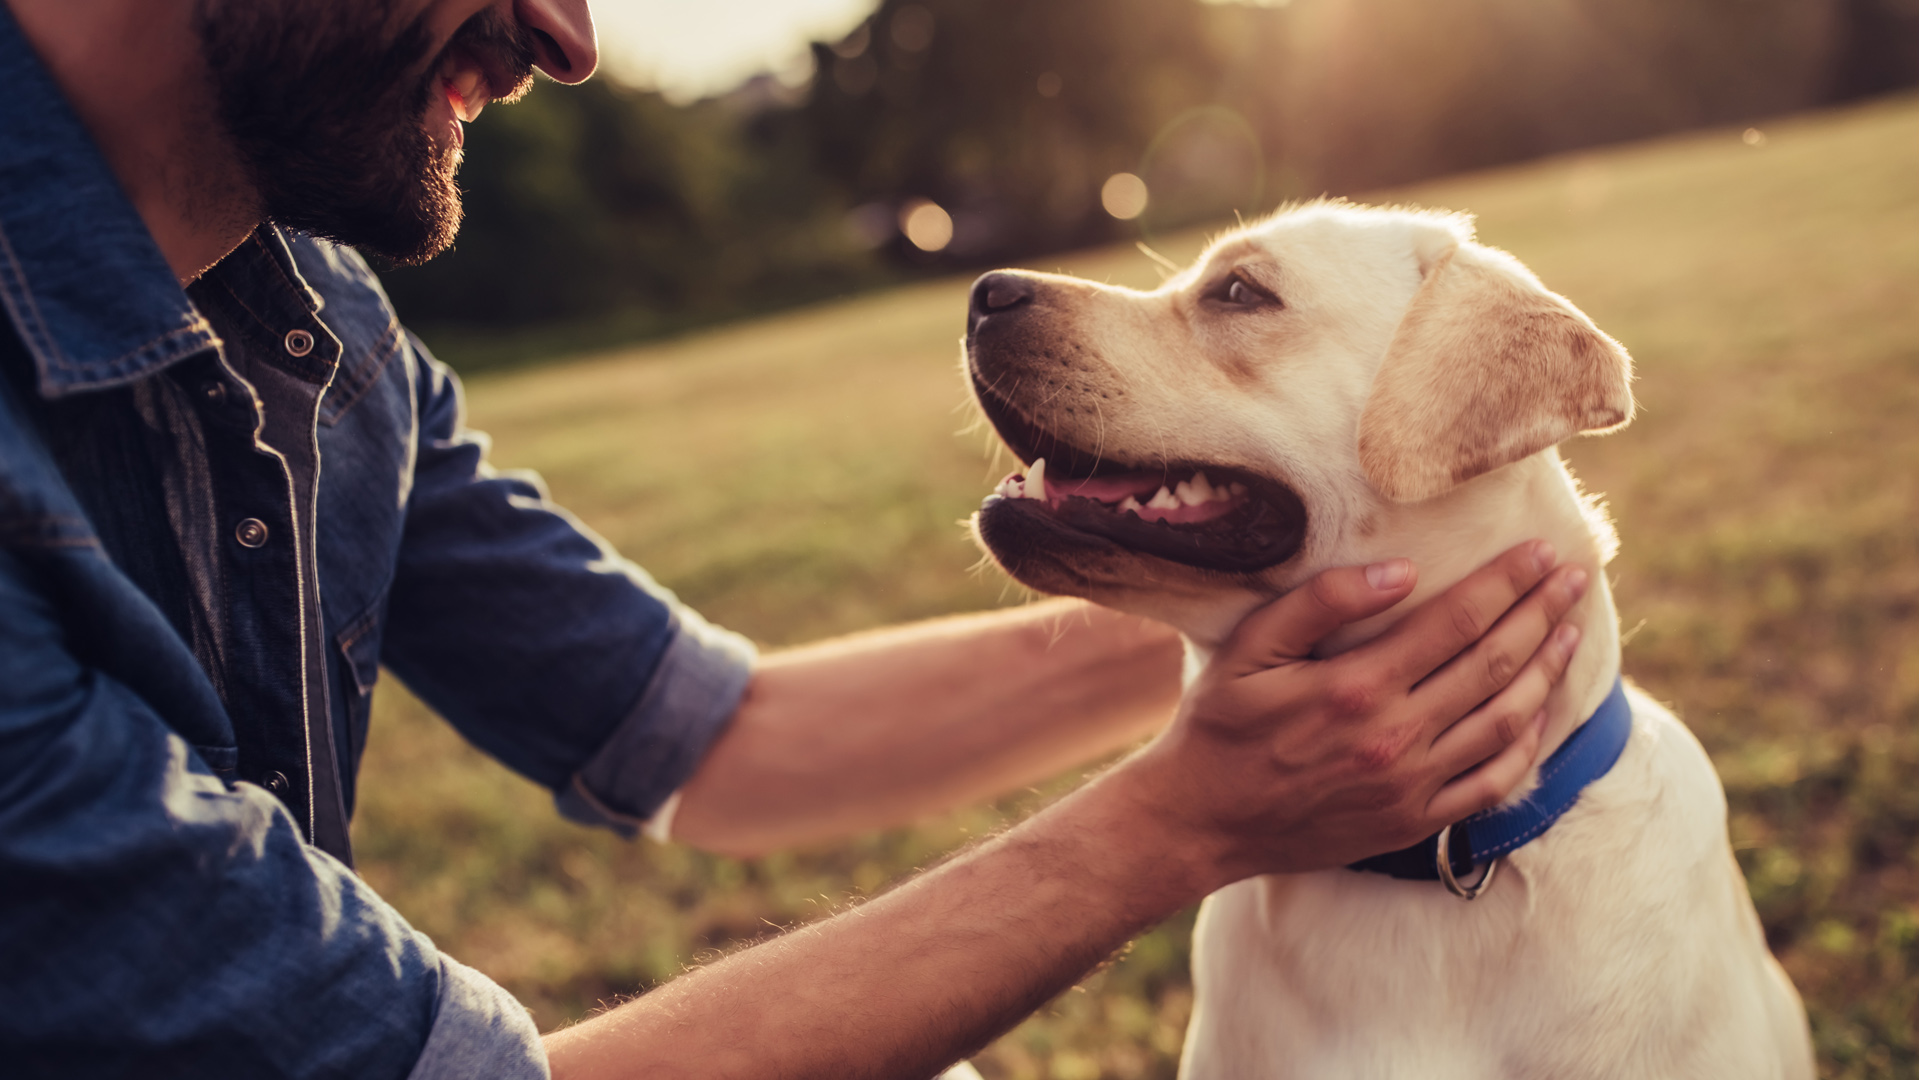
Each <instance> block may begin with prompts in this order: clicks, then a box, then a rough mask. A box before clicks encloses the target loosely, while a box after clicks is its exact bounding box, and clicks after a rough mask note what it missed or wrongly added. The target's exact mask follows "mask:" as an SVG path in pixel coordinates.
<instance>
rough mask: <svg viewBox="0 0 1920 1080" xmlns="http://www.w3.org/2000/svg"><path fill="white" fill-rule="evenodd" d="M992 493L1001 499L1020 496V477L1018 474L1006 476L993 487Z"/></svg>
mask: <svg viewBox="0 0 1920 1080" xmlns="http://www.w3.org/2000/svg"><path fill="white" fill-rule="evenodd" d="M993 493H994V494H995V495H998V496H1000V497H1001V498H1003V499H1018V498H1021V497H1022V494H1021V491H1020V478H1019V477H1018V476H1009V477H1007V478H1006V479H1005V480H1002V481H1000V486H999V487H997V488H994V489H993Z"/></svg>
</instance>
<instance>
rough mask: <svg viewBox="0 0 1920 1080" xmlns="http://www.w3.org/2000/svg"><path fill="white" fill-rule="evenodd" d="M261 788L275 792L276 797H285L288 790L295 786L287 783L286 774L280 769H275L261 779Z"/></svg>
mask: <svg viewBox="0 0 1920 1080" xmlns="http://www.w3.org/2000/svg"><path fill="white" fill-rule="evenodd" d="M260 786H261V787H263V788H266V789H267V790H268V791H271V792H273V793H274V794H275V795H285V794H286V793H287V789H288V788H290V787H292V786H293V785H292V784H289V783H288V782H287V774H286V773H283V772H281V771H280V770H278V769H274V770H272V771H270V772H268V773H267V775H265V776H263V777H261V778H260Z"/></svg>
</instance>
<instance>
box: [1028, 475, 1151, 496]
mask: <svg viewBox="0 0 1920 1080" xmlns="http://www.w3.org/2000/svg"><path fill="white" fill-rule="evenodd" d="M1046 484H1047V501H1048V502H1052V503H1057V502H1059V501H1060V499H1062V498H1064V497H1066V496H1068V495H1075V496H1078V497H1080V498H1082V499H1099V500H1100V501H1101V502H1106V503H1117V502H1119V501H1120V500H1122V499H1124V498H1126V497H1127V496H1129V495H1132V496H1135V497H1136V498H1147V497H1149V496H1151V495H1152V494H1153V493H1154V491H1155V490H1157V489H1158V488H1159V487H1160V474H1159V473H1154V474H1152V475H1149V474H1147V473H1135V474H1132V475H1126V476H1096V477H1092V478H1090V479H1086V480H1071V479H1069V480H1059V481H1056V480H1055V479H1054V478H1053V477H1051V476H1049V477H1047V478H1046Z"/></svg>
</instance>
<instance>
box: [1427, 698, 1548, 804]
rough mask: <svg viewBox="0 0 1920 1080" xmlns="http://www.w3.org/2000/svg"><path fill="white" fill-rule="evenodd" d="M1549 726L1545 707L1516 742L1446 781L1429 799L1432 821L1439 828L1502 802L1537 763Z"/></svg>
mask: <svg viewBox="0 0 1920 1080" xmlns="http://www.w3.org/2000/svg"><path fill="white" fill-rule="evenodd" d="M1546 726H1547V714H1546V711H1545V710H1544V709H1543V710H1541V711H1540V712H1539V713H1536V714H1535V715H1534V718H1533V722H1532V723H1529V724H1527V725H1526V727H1525V728H1524V729H1523V730H1522V731H1521V732H1520V737H1519V738H1517V739H1515V740H1513V743H1512V745H1510V746H1508V747H1507V748H1506V749H1505V750H1502V751H1500V753H1498V754H1496V755H1494V756H1493V758H1492V759H1491V760H1489V761H1487V762H1486V763H1485V764H1483V765H1481V766H1479V767H1478V768H1476V769H1474V770H1473V771H1471V772H1469V773H1466V774H1465V775H1463V776H1459V777H1455V778H1454V779H1453V780H1450V781H1448V782H1447V783H1446V784H1444V785H1442V786H1441V788H1440V790H1439V791H1436V792H1434V793H1433V798H1431V799H1428V800H1427V821H1428V823H1429V825H1430V826H1431V827H1432V828H1434V829H1436V830H1437V829H1439V828H1440V826H1442V825H1448V824H1451V823H1453V822H1456V821H1459V820H1461V819H1463V818H1467V817H1471V816H1473V815H1474V814H1477V813H1479V812H1480V811H1482V810H1486V809H1488V808H1490V807H1493V806H1497V805H1499V803H1500V800H1501V799H1504V798H1506V797H1507V793H1508V792H1510V791H1512V790H1513V789H1514V788H1515V787H1518V786H1519V784H1520V781H1521V780H1522V779H1524V778H1525V777H1526V775H1527V770H1528V769H1530V768H1532V767H1533V757H1534V755H1535V754H1537V753H1539V752H1540V738H1541V734H1542V732H1544V731H1545V729H1546Z"/></svg>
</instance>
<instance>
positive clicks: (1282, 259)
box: [966, 202, 1633, 636]
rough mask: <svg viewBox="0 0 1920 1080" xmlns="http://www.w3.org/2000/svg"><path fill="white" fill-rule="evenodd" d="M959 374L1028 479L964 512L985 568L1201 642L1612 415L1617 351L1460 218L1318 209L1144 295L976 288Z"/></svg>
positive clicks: (1209, 257) (1224, 246)
mask: <svg viewBox="0 0 1920 1080" xmlns="http://www.w3.org/2000/svg"><path fill="white" fill-rule="evenodd" d="M966 362H967V372H968V376H969V380H970V382H971V385H972V388H973V392H974V395H975V397H976V398H977V399H978V401H979V404H980V406H981V408H982V410H983V411H984V412H985V413H986V416H987V418H988V420H989V421H990V422H991V423H992V424H993V425H994V427H995V428H996V429H997V430H998V432H999V434H1000V436H1001V437H1002V439H1004V440H1005V442H1006V443H1007V445H1008V447H1009V448H1011V449H1012V451H1013V452H1014V453H1015V454H1016V455H1017V456H1018V457H1019V458H1020V460H1021V461H1022V462H1023V463H1025V465H1026V468H1025V469H1024V470H1023V471H1022V472H1021V473H1016V474H1015V475H1014V476H1011V477H1009V478H1008V479H1007V480H1006V481H1005V482H1004V483H1003V484H1002V485H1001V487H1000V490H999V492H998V493H997V494H996V495H994V496H991V497H989V498H988V499H987V501H986V502H985V504H983V505H982V507H981V509H980V512H979V514H978V515H977V516H976V517H975V519H974V528H975V533H976V535H977V536H978V538H979V540H980V542H981V543H982V544H983V545H984V546H985V547H986V549H987V550H988V551H989V552H990V553H991V554H992V556H993V558H994V559H995V560H996V561H997V562H998V563H999V564H1000V565H1001V566H1002V567H1003V568H1005V569H1006V571H1007V572H1008V573H1010V574H1012V575H1013V576H1014V577H1015V578H1016V579H1018V580H1019V581H1021V582H1023V583H1024V584H1026V585H1028V586H1030V587H1032V588H1035V589H1038V590H1040V591H1042V592H1049V593H1062V594H1070V595H1076V596H1084V597H1088V598H1090V599H1093V600H1095V601H1098V602H1100V603H1103V604H1106V605H1108V606H1111V607H1117V608H1122V609H1126V610H1133V611H1139V612H1141V613H1144V614H1149V615H1153V616H1155V617H1158V618H1162V619H1166V620H1167V621H1170V622H1172V623H1174V624H1175V625H1176V626H1180V627H1181V628H1182V629H1186V630H1188V631H1189V632H1190V633H1192V632H1195V631H1196V630H1197V631H1200V632H1201V633H1202V634H1203V635H1205V636H1217V634H1216V633H1211V632H1219V631H1222V630H1223V627H1222V626H1221V625H1220V624H1221V623H1222V621H1223V620H1237V618H1238V616H1239V615H1240V614H1243V613H1244V612H1245V611H1246V610H1247V609H1248V608H1250V607H1251V606H1253V604H1256V603H1258V602H1260V601H1261V600H1262V599H1265V598H1268V597H1271V596H1274V595H1276V594H1278V593H1280V592H1283V591H1285V590H1286V589H1288V588H1291V587H1292V586H1293V585H1295V584H1298V583H1299V582H1300V581H1302V580H1304V579H1305V578H1306V577H1307V576H1309V575H1311V574H1312V573H1315V572H1318V571H1319V570H1320V569H1323V568H1325V567H1327V566H1330V565H1337V564H1339V563H1341V562H1346V561H1353V559H1354V556H1356V555H1360V556H1362V557H1364V556H1366V555H1367V554H1368V553H1369V551H1370V550H1371V549H1372V547H1374V546H1377V545H1371V546H1370V545H1368V544H1366V543H1364V542H1362V541H1364V540H1365V539H1366V538H1368V537H1372V536H1375V535H1376V534H1377V533H1378V532H1379V530H1380V529H1381V528H1382V522H1383V521H1387V520H1390V519H1394V518H1395V515H1396V513H1397V512H1398V511H1401V510H1404V509H1406V508H1409V507H1423V508H1427V509H1431V508H1432V507H1433V506H1434V505H1435V504H1440V503H1444V502H1445V501H1446V500H1448V499H1455V498H1459V497H1460V495H1461V493H1462V492H1463V491H1464V490H1465V489H1470V488H1473V487H1475V486H1484V485H1486V484H1489V483H1494V482H1496V481H1495V480H1494V477H1495V476H1497V475H1498V474H1500V473H1501V472H1502V470H1503V469H1504V468H1505V467H1507V466H1510V465H1513V464H1514V463H1516V462H1519V461H1522V460H1523V459H1526V458H1529V457H1532V456H1533V455H1536V454H1540V453H1542V452H1543V451H1548V450H1549V449H1550V448H1551V447H1553V446H1554V445H1555V444H1556V443H1558V442H1560V441H1561V440H1563V439H1566V438H1568V437H1570V436H1572V435H1574V434H1576V433H1579V432H1592V431H1603V430H1608V429H1611V428H1615V427H1618V426H1620V425H1622V424H1624V423H1626V422H1627V420H1628V419H1629V418H1630V417H1631V415H1632V412H1633V397H1632V394H1631V392H1630V391H1629V389H1628V382H1629V379H1630V378H1631V366H1630V362H1629V360H1628V358H1627V355H1626V352H1625V351H1624V350H1623V349H1622V348H1621V347H1620V346H1619V345H1618V344H1617V343H1616V342H1614V341H1613V340H1612V339H1611V338H1609V337H1607V336H1606V335H1605V334H1603V333H1601V332H1600V331H1599V330H1598V329H1596V328H1595V327H1594V325H1593V323H1592V322H1591V321H1590V320H1588V318H1587V317H1586V316H1585V315H1583V314H1582V313H1581V312H1580V311H1579V310H1578V309H1576V308H1574V306H1573V305H1572V304H1570V303H1568V302H1567V301H1566V300H1565V299H1564V298H1562V297H1560V296H1557V295H1555V294H1553V293H1551V292H1549V291H1547V289H1546V288H1545V287H1544V286H1543V285H1541V283H1540V282H1539V280H1538V279H1536V278H1535V277H1534V276H1533V274H1531V273H1530V272H1528V270H1527V269H1526V268H1525V267H1523V266H1522V265H1520V263H1519V262H1518V261H1516V260H1515V259H1513V258H1512V257H1511V256H1509V255H1507V254H1505V253H1504V252H1500V251H1496V250H1493V249H1491V248H1487V247H1484V246H1482V245H1480V244H1478V243H1475V242H1474V240H1473V232H1472V226H1471V224H1470V222H1469V221H1468V219H1466V218H1464V217H1460V216H1456V215H1443V214H1436V213H1428V212H1419V211H1409V210H1382V209H1373V208H1367V207H1360V206H1354V205H1350V204H1345V203H1337V202H1320V203H1314V204H1310V205H1308V206H1305V207H1301V208H1298V209H1294V210H1291V211H1287V212H1283V213H1281V214H1278V215H1276V216H1274V217H1273V218H1270V219H1268V220H1267V221H1265V222H1262V223H1259V224H1256V225H1253V226H1251V227H1247V228H1243V229H1240V230H1237V231H1235V232H1233V233H1231V234H1229V235H1227V236H1225V237H1223V238H1221V239H1220V240H1218V241H1217V242H1215V243H1214V244H1213V245H1212V246H1211V247H1210V248H1209V249H1208V251H1207V253H1206V254H1205V255H1203V256H1202V257H1201V258H1200V260H1199V261H1198V262H1197V263H1196V264H1195V265H1194V266H1192V267H1190V268H1189V269H1187V270H1186V271H1185V272H1183V273H1181V274H1179V275H1177V276H1175V277H1174V278H1172V279H1171V280H1169V281H1167V282H1166V284H1164V285H1163V286H1161V287H1160V288H1159V289H1156V290H1154V291H1152V292H1139V291H1135V290H1132V289H1124V288H1116V287H1112V286H1107V285H1101V284H1097V283H1094V282H1089V281H1082V280H1079V279H1075V278H1068V277H1060V276H1056V275H1047V274H1029V273H1014V272H1007V271H999V272H995V273H991V274H988V275H986V276H984V277H982V278H981V279H980V280H979V281H978V282H977V283H976V284H975V286H974V290H973V297H972V310H971V312H970V315H969V318H968V325H967V338H966ZM1041 462H1044V466H1042V465H1041V464H1040V463H1041ZM1401 516H1403V517H1404V515H1401ZM1426 517H1427V518H1428V519H1429V520H1431V519H1432V515H1431V514H1428V515H1426ZM1387 554H1411V552H1404V551H1402V552H1387ZM1225 625H1226V626H1230V625H1231V621H1227V622H1226V623H1225ZM1210 631H1211V632H1210Z"/></svg>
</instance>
